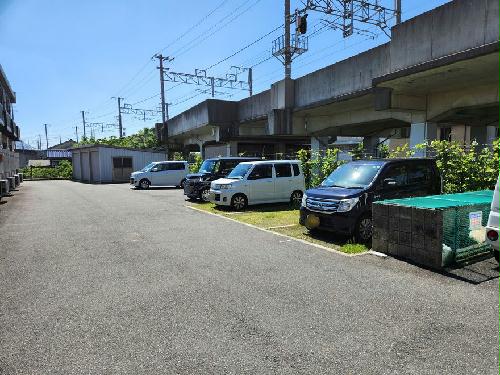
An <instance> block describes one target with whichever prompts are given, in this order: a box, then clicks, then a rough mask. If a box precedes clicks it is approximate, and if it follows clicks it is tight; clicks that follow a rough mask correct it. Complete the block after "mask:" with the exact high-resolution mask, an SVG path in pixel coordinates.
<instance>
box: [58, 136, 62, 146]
mask: <svg viewBox="0 0 500 375" xmlns="http://www.w3.org/2000/svg"><path fill="white" fill-rule="evenodd" d="M61 143H62V138H61V136H59V144H61Z"/></svg>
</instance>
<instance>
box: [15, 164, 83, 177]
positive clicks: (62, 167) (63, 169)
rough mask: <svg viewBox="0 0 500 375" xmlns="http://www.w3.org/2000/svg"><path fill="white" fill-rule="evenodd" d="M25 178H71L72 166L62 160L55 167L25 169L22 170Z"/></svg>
mask: <svg viewBox="0 0 500 375" xmlns="http://www.w3.org/2000/svg"><path fill="white" fill-rule="evenodd" d="M21 172H22V173H24V176H25V178H48V179H50V178H54V179H56V178H64V179H70V178H71V177H73V165H72V164H71V162H70V161H68V160H62V161H61V162H60V163H59V165H57V166H56V167H26V168H22V169H21Z"/></svg>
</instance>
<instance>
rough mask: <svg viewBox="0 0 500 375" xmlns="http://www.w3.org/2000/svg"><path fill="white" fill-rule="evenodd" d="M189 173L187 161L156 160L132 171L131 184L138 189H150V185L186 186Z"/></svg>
mask: <svg viewBox="0 0 500 375" xmlns="http://www.w3.org/2000/svg"><path fill="white" fill-rule="evenodd" d="M188 173H189V167H188V162H187V161H155V162H153V163H151V164H148V165H146V166H145V167H144V168H142V169H141V170H140V171H137V172H134V173H132V174H131V175H130V184H131V185H134V186H135V187H136V188H138V189H149V187H150V186H179V187H184V183H185V182H186V176H187V174H188Z"/></svg>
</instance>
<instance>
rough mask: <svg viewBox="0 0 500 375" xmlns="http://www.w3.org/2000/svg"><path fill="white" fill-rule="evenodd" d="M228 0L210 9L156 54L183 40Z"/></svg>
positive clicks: (223, 0)
mask: <svg viewBox="0 0 500 375" xmlns="http://www.w3.org/2000/svg"><path fill="white" fill-rule="evenodd" d="M228 1H229V0H222V1H221V2H220V3H219V5H217V6H216V7H215V8H214V9H212V10H211V11H210V12H209V13H208V14H207V15H205V16H204V17H203V18H201V19H200V20H199V21H198V22H196V23H195V24H194V25H193V26H191V27H190V28H189V29H187V30H186V31H185V32H184V33H182V34H181V35H180V36H178V37H177V38H176V39H175V40H173V41H172V42H170V43H169V44H167V45H166V46H165V47H163V48H162V49H160V50H159V51H158V52H157V53H160V52H163V51H164V50H166V49H167V48H169V47H171V46H173V45H174V44H175V43H177V42H178V41H179V40H181V39H182V38H184V37H185V36H186V35H187V34H189V33H190V32H191V31H192V30H194V29H196V28H197V27H198V26H200V25H201V24H202V23H203V22H204V21H205V20H206V19H207V18H208V17H210V16H211V15H212V14H214V13H215V12H216V11H218V10H219V9H220V8H221V7H223V6H224V5H225V4H226V3H227V2H228Z"/></svg>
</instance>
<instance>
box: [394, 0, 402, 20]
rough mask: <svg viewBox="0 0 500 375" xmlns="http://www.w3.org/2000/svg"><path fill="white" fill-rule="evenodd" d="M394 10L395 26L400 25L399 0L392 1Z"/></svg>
mask: <svg viewBox="0 0 500 375" xmlns="http://www.w3.org/2000/svg"><path fill="white" fill-rule="evenodd" d="M394 10H395V11H396V12H395V13H396V25H399V24H400V23H401V0H394Z"/></svg>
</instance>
